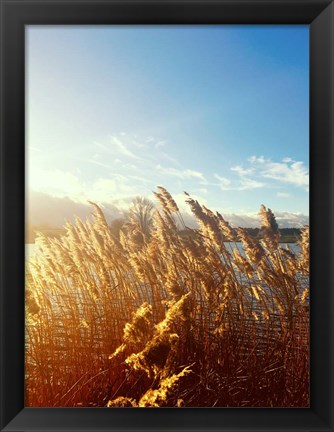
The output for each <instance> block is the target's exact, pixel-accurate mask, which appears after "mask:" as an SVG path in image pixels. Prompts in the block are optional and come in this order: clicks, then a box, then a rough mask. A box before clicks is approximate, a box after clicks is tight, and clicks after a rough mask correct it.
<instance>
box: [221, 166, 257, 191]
mask: <svg viewBox="0 0 334 432" xmlns="http://www.w3.org/2000/svg"><path fill="white" fill-rule="evenodd" d="M234 171H236V170H235V169H234ZM237 172H238V174H239V175H240V177H241V178H240V179H237V180H236V181H234V182H232V181H231V180H230V179H228V178H226V177H222V176H220V175H218V174H214V177H215V178H216V179H217V180H218V181H219V183H218V184H217V186H219V187H220V189H221V190H223V191H233V190H234V191H243V190H251V189H258V188H261V187H264V183H263V182H260V181H258V180H254V179H251V178H248V177H245V176H244V173H243V171H242V173H240V170H238V171H237Z"/></svg>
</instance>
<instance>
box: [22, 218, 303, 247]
mask: <svg viewBox="0 0 334 432" xmlns="http://www.w3.org/2000/svg"><path fill="white" fill-rule="evenodd" d="M121 226H122V223H121V221H120V220H119V219H116V220H115V221H113V222H111V224H110V229H111V231H114V232H115V234H116V235H117V231H119V229H120V228H121ZM245 229H246V231H247V232H248V233H249V234H250V235H251V236H252V237H254V238H257V239H261V229H260V228H245ZM38 232H41V233H42V234H44V235H46V236H48V237H52V238H54V237H56V238H59V237H61V236H63V235H64V234H65V233H66V230H65V228H51V227H45V226H41V227H32V228H29V229H28V230H27V233H26V243H34V242H35V239H36V236H37V233H38ZM279 232H280V234H281V238H280V241H281V242H282V243H296V242H297V241H298V240H299V238H300V229H299V228H280V229H279ZM184 234H185V235H187V234H186V232H185V233H184ZM235 241H237V239H235Z"/></svg>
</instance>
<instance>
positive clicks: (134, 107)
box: [22, 24, 313, 410]
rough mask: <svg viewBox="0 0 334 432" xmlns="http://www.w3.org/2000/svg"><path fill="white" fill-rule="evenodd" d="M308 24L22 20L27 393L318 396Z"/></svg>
mask: <svg viewBox="0 0 334 432" xmlns="http://www.w3.org/2000/svg"><path fill="white" fill-rule="evenodd" d="M309 38H310V27H309V26H308V25H306V24H296V25H292V24H285V25H269V24H266V25H264V24H262V25H253V24H248V25H228V24H221V25H138V24H136V25H115V24H114V25H80V26H79V25H32V24H29V25H26V26H25V72H24V73H25V281H22V285H23V284H24V285H25V287H24V289H25V344H24V350H25V358H24V363H25V364H24V405H25V407H26V408H28V407H58V408H59V407H72V408H80V407H81V408H89V407H92V408H93V407H99V408H106V410H112V409H114V408H117V407H125V408H150V407H151V408H153V407H156V408H176V409H178V408H179V409H182V408H309V407H310V403H311V401H310V300H309V296H310V286H309V278H310V272H309V206H310V199H309V163H310V160H309V154H310V120H309V118H310V100H309V99H310V97H309V93H310V82H309V81H310V54H309V51H310V43H309ZM312 174H313V171H312ZM312 178H313V176H312ZM312 223H313V218H312ZM311 225H312V224H311ZM312 226H313V225H312ZM312 242H313V239H312ZM312 244H313V243H312ZM22 247H23V246H22ZM312 269H313V267H312ZM312 274H313V273H312ZM312 285H313V284H312ZM311 303H312V302H311ZM312 316H313V315H312ZM312 340H313V339H312Z"/></svg>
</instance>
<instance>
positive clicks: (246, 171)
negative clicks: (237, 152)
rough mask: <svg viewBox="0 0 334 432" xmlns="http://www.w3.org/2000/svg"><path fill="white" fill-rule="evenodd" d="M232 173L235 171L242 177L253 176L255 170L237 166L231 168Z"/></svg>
mask: <svg viewBox="0 0 334 432" xmlns="http://www.w3.org/2000/svg"><path fill="white" fill-rule="evenodd" d="M231 171H235V172H236V173H238V174H239V175H240V176H245V175H251V174H253V173H254V168H243V167H242V166H240V165H236V166H234V167H232V168H231Z"/></svg>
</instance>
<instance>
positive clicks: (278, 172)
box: [249, 156, 309, 190]
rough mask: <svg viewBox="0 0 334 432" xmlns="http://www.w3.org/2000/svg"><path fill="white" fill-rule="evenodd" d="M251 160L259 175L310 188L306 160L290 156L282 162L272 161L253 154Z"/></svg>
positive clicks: (306, 188)
mask: <svg viewBox="0 0 334 432" xmlns="http://www.w3.org/2000/svg"><path fill="white" fill-rule="evenodd" d="M249 161H250V162H251V164H252V165H253V166H254V167H255V170H256V175H257V177H260V178H266V179H271V180H275V181H277V182H281V183H288V184H290V185H293V186H297V187H302V188H303V189H305V190H308V186H309V173H308V169H307V167H306V166H305V165H304V162H301V161H294V160H293V159H291V158H288V157H287V158H284V159H283V160H282V161H281V162H272V161H271V160H270V159H265V158H264V157H263V156H260V157H256V156H252V157H251V158H249Z"/></svg>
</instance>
